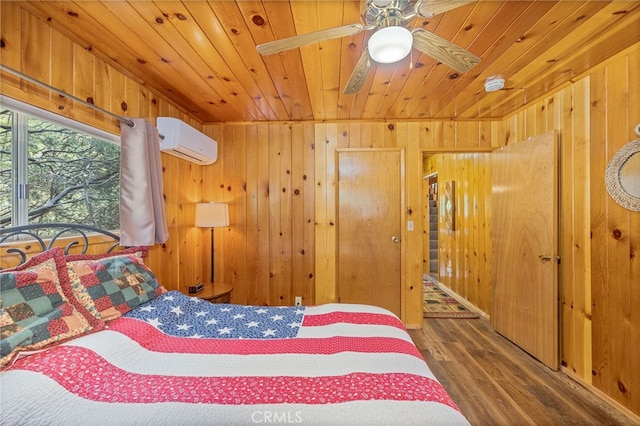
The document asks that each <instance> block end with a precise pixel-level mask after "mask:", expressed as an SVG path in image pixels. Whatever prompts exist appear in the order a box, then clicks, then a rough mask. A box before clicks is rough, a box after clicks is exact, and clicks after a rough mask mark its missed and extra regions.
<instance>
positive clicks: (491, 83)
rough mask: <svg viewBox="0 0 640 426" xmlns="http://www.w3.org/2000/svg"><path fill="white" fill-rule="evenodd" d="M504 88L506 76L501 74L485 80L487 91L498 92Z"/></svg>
mask: <svg viewBox="0 0 640 426" xmlns="http://www.w3.org/2000/svg"><path fill="white" fill-rule="evenodd" d="M502 88H504V78H502V77H500V76H499V75H495V76H493V77H489V78H487V80H486V81H485V82H484V90H485V92H496V91H498V90H501V89H502Z"/></svg>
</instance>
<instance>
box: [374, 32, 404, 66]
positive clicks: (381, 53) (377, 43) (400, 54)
mask: <svg viewBox="0 0 640 426" xmlns="http://www.w3.org/2000/svg"><path fill="white" fill-rule="evenodd" d="M412 45H413V35H412V34H411V31H409V30H408V29H406V28H404V27H395V26H394V27H385V28H382V29H379V30H378V31H376V32H375V33H373V35H372V36H371V37H370V38H369V42H368V47H369V55H371V59H373V60H374V61H376V62H378V63H381V64H391V63H393V62H398V61H399V60H401V59H403V58H404V57H406V56H407V55H408V54H409V52H411V46H412Z"/></svg>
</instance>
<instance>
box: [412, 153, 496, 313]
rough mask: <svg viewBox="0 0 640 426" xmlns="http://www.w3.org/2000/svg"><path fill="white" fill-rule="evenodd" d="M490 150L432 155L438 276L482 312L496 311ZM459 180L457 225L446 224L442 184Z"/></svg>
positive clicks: (429, 168)
mask: <svg viewBox="0 0 640 426" xmlns="http://www.w3.org/2000/svg"><path fill="white" fill-rule="evenodd" d="M490 155H491V154H488V153H484V154H478V153H476V154H469V153H465V154H437V155H431V156H429V157H428V158H427V159H426V161H425V165H424V172H425V174H431V173H434V172H437V173H438V209H439V210H440V214H439V215H438V278H439V281H440V282H441V283H442V284H444V285H445V286H447V287H448V288H449V289H451V290H453V291H454V292H455V293H456V294H458V295H459V296H462V297H464V298H465V299H466V300H468V301H470V302H471V303H472V304H473V305H474V306H476V307H477V308H479V309H480V310H481V311H482V312H484V313H486V314H487V315H489V314H490V313H491V312H492V281H491V265H492V245H491V158H490ZM448 181H453V182H455V200H454V201H455V210H454V219H455V227H454V230H448V229H447V227H446V226H445V223H444V220H445V218H444V214H443V213H442V207H443V206H444V201H443V197H444V185H445V183H446V182H448Z"/></svg>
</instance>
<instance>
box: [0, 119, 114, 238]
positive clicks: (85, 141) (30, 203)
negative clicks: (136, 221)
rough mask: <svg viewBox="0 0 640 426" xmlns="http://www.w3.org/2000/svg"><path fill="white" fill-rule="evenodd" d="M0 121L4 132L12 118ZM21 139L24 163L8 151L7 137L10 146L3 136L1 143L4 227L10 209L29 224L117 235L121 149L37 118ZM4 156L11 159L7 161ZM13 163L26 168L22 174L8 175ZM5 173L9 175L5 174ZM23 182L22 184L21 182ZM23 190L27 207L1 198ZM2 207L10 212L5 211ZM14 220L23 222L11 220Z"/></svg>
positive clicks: (16, 129)
mask: <svg viewBox="0 0 640 426" xmlns="http://www.w3.org/2000/svg"><path fill="white" fill-rule="evenodd" d="M10 116H11V114H9V117H10ZM17 116H18V114H16V115H15V116H14V118H15V117H17ZM0 117H2V118H0V120H1V121H0V125H2V126H3V129H4V128H5V127H4V125H5V123H6V122H7V120H10V118H9V119H5V112H4V111H3V114H2V115H0ZM14 121H18V120H17V119H16V120H14ZM7 127H8V128H12V131H13V132H18V133H21V132H23V131H22V130H21V129H20V127H19V126H15V125H14V126H13V127H12V126H11V125H8V126H7ZM23 133H25V134H24V135H22V134H20V135H19V137H18V141H19V142H18V143H20V144H25V143H26V146H27V150H26V152H27V155H26V156H25V157H26V161H25V160H22V159H21V158H20V157H21V156H20V155H18V153H17V152H15V151H17V150H12V143H11V136H9V137H8V140H9V141H8V142H6V141H5V140H4V134H3V135H2V137H3V139H2V140H0V149H1V150H2V157H1V158H0V168H1V170H0V173H2V185H3V187H2V189H3V190H2V191H1V192H2V198H1V200H2V203H3V204H2V210H1V211H0V221H2V226H11V225H10V223H11V217H12V215H11V213H10V211H11V209H12V208H16V209H20V208H25V209H27V210H28V213H27V214H26V215H25V217H27V220H28V223H54V222H56V223H82V224H86V225H92V226H96V227H99V228H102V229H110V230H117V229H119V227H120V225H119V224H120V218H119V191H120V146H119V145H118V144H115V143H113V142H108V141H105V140H102V139H100V138H97V137H94V136H90V135H87V134H85V133H82V132H78V131H75V130H71V129H69V128H67V127H64V126H62V125H59V124H56V123H53V122H50V121H47V120H42V119H40V118H35V117H28V119H27V126H26V132H23ZM5 150H8V152H9V153H10V154H11V155H5ZM11 161H13V162H14V166H13V167H16V166H17V168H18V169H20V168H24V170H25V171H26V172H25V173H20V172H18V173H11V167H12V166H11ZM5 169H8V170H9V172H8V173H5ZM21 176H25V178H21ZM5 177H13V178H12V179H9V180H8V179H5ZM21 179H25V180H26V182H20V180H21ZM7 182H11V183H10V184H9V183H7ZM21 184H27V185H28V191H24V190H19V191H17V193H18V194H28V200H27V203H20V202H19V201H20V200H19V197H20V196H16V195H14V196H11V195H9V196H7V195H5V193H6V192H8V193H9V194H11V191H10V190H9V191H5V190H4V189H5V187H7V188H6V189H11V188H18V187H19V186H20V185H21ZM9 185H11V187H9ZM23 188H24V187H23ZM15 193H16V192H14V194H15ZM5 203H8V204H9V208H5V207H4V206H5ZM23 205H24V207H22V206H23ZM13 217H14V219H15V217H21V216H16V215H15V214H14V215H13ZM20 224H24V223H20ZM15 225H17V224H15Z"/></svg>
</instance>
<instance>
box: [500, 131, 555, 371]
mask: <svg viewBox="0 0 640 426" xmlns="http://www.w3.org/2000/svg"><path fill="white" fill-rule="evenodd" d="M557 153H558V147H557V141H556V136H555V133H554V132H549V133H545V134H543V135H540V136H536V137H534V138H530V139H529V140H527V141H524V142H519V143H516V144H512V145H509V146H507V147H504V148H501V149H499V150H497V151H495V152H494V153H493V154H492V176H493V191H492V192H493V194H492V205H493V219H492V227H493V248H494V257H493V258H494V265H493V284H494V286H493V289H494V290H493V315H491V321H492V324H493V326H494V327H495V329H496V330H497V331H498V332H499V333H500V334H502V335H503V336H505V337H506V338H508V339H509V340H511V341H512V342H514V343H515V344H516V345H518V346H520V347H521V348H522V349H524V350H525V351H527V352H528V353H530V354H531V355H533V356H534V357H535V358H537V359H538V360H540V361H542V362H543V363H544V364H546V365H547V366H549V367H551V368H553V369H557V368H558V359H559V354H558V258H557V254H558V237H557V232H558V166H557V163H558V161H557V155H558V154H557Z"/></svg>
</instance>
